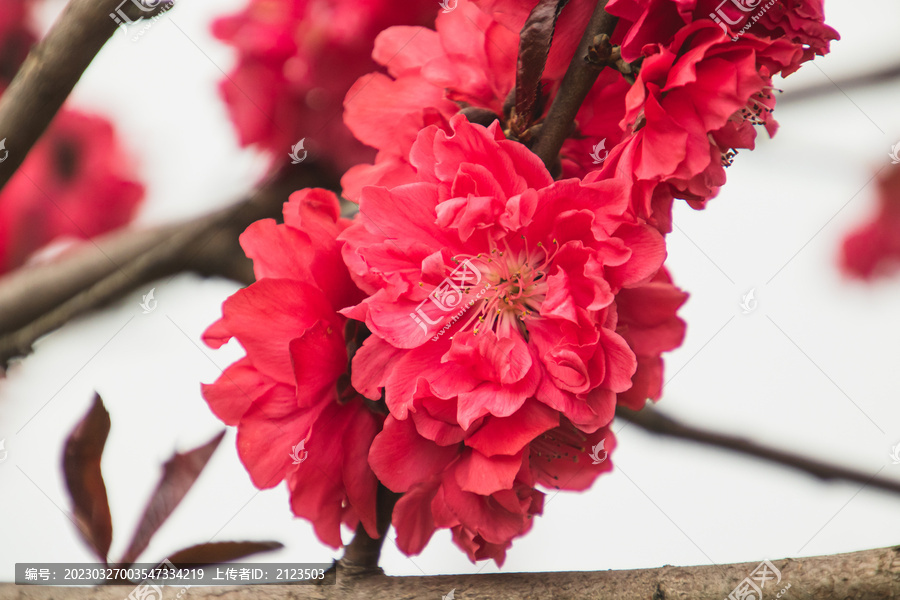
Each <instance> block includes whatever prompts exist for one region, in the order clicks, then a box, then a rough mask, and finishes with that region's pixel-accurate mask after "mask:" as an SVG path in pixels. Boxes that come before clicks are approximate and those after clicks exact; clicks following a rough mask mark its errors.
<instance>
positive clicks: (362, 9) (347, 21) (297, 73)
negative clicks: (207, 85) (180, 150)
mask: <svg viewBox="0 0 900 600" xmlns="http://www.w3.org/2000/svg"><path fill="white" fill-rule="evenodd" d="M437 8H438V7H437V2H432V1H431V0H429V1H427V2H426V1H424V0H417V1H416V2H412V3H406V4H398V3H396V2H388V1H387V0H365V1H363V2H360V1H358V0H354V1H350V0H302V1H301V0H251V2H250V4H249V5H248V6H247V8H246V9H244V10H243V11H241V12H240V13H237V14H235V15H231V16H228V17H225V18H222V19H219V20H217V21H216V22H215V23H214V24H213V33H214V34H215V36H216V37H217V38H219V39H221V40H223V41H225V42H227V43H229V44H230V45H232V46H235V47H236V49H237V50H238V63H237V66H236V67H235V68H234V69H232V71H231V72H230V73H229V75H228V79H227V80H223V81H222V83H221V85H220V90H221V93H222V95H223V96H224V98H225V101H226V102H227V104H228V109H229V111H230V113H231V118H232V121H234V123H235V125H236V126H237V129H238V133H239V135H240V141H241V144H242V145H244V146H248V145H251V144H252V145H257V146H259V147H260V148H261V149H263V150H267V151H269V152H271V153H272V154H274V155H275V156H276V157H282V158H284V156H286V154H287V153H288V152H289V150H290V148H291V146H292V145H294V144H295V143H296V142H297V141H298V140H299V139H301V138H307V136H309V139H308V140H307V142H308V143H307V146H306V148H307V149H312V154H313V155H314V156H315V154H317V153H320V154H323V155H325V156H327V158H328V160H329V161H331V163H332V165H333V166H335V167H337V168H339V169H341V170H344V169H346V168H348V167H350V166H352V165H354V164H356V163H359V162H362V161H367V160H371V157H372V153H371V151H370V150H367V149H366V148H364V147H363V146H362V145H361V144H359V143H358V142H357V141H355V140H354V139H353V136H351V135H350V133H349V132H348V131H347V129H346V128H345V127H344V125H343V123H342V122H341V101H342V100H343V98H344V94H346V92H347V90H348V89H349V88H350V85H351V84H352V83H353V82H354V81H355V80H356V78H357V77H359V76H360V75H362V74H363V73H366V72H369V71H371V70H373V69H374V68H375V64H374V63H373V62H372V61H371V59H370V58H369V53H370V52H371V50H372V42H373V40H374V39H375V36H376V35H377V34H378V32H379V31H381V30H382V29H384V28H386V27H388V26H390V25H397V24H416V23H422V24H424V23H426V22H428V20H429V19H433V18H434V14H435V12H436V11H437Z"/></svg>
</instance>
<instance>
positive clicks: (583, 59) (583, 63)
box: [532, 0, 618, 173]
mask: <svg viewBox="0 0 900 600" xmlns="http://www.w3.org/2000/svg"><path fill="white" fill-rule="evenodd" d="M617 21H618V19H617V18H616V17H613V16H611V15H610V14H609V13H607V12H606V0H600V1H599V2H597V7H596V8H595V9H594V13H593V14H592V15H591V20H590V21H589V22H588V25H587V28H586V29H585V30H584V35H582V37H581V42H579V44H578V49H577V50H575V54H574V55H573V56H572V62H571V63H569V68H568V69H567V70H566V74H565V76H564V77H563V80H562V83H561V84H560V86H559V91H558V92H557V93H556V98H555V99H554V100H553V104H552V105H551V106H550V110H549V111H548V112H547V117H546V118H545V119H544V121H543V123H542V124H541V130H540V136H539V137H538V140H537V142H536V143H535V145H534V147H533V148H532V151H533V152H534V153H535V154H537V155H538V156H539V157H540V159H541V160H542V161H544V165H546V166H547V169H549V170H550V172H551V173H552V172H553V171H554V168H555V165H556V162H557V159H558V156H559V151H560V149H561V148H562V145H563V142H564V141H565V140H566V138H567V137H568V136H569V134H570V133H571V132H572V124H573V123H574V122H575V116H576V115H577V114H578V109H579V108H581V105H582V103H583V102H584V99H585V98H586V97H587V95H588V92H589V91H590V90H591V87H592V86H593V85H594V82H596V81H597V77H598V76H599V75H600V71H602V70H603V65H596V64H594V63H591V62H588V60H587V57H588V49H589V48H590V47H591V45H592V44H593V43H594V38H595V37H597V36H598V35H601V34H604V33H605V34H607V35H612V32H613V30H614V29H615V28H616V23H617Z"/></svg>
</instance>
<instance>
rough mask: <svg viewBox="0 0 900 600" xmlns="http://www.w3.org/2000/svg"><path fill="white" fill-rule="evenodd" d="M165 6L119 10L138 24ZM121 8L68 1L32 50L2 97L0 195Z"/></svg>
mask: <svg viewBox="0 0 900 600" xmlns="http://www.w3.org/2000/svg"><path fill="white" fill-rule="evenodd" d="M169 3H170V2H168V1H167V2H161V3H160V4H159V6H157V7H155V8H154V9H153V11H149V12H141V11H140V10H139V9H138V7H137V6H136V5H134V3H131V2H129V3H126V5H127V6H126V8H125V9H123V10H126V14H127V15H128V16H129V17H133V18H134V19H137V18H139V17H141V16H152V15H154V14H157V13H159V12H161V11H162V10H163V9H164V8H166V7H167V6H168V4H169ZM121 4H122V1H121V0H72V1H71V2H70V3H69V4H68V6H66V8H65V10H63V12H62V14H61V15H60V16H59V19H58V20H57V21H56V23H54V24H53V27H52V28H51V29H50V31H49V32H48V33H47V36H46V37H45V38H44V39H43V40H41V42H40V43H38V44H37V45H36V46H35V47H34V48H32V50H31V52H30V53H29V54H28V57H27V58H26V59H25V62H24V63H23V65H22V67H21V68H20V69H19V72H18V73H17V74H16V76H15V77H14V78H13V80H12V82H11V83H10V85H9V87H8V88H7V89H6V91H5V92H4V93H3V96H2V97H0V139H6V148H7V150H8V151H9V157H8V159H7V160H6V161H4V162H3V163H0V190H2V189H3V187H4V186H5V185H6V183H7V182H8V181H9V180H10V178H11V177H12V175H13V173H15V172H16V169H18V168H19V166H21V164H22V161H24V160H25V156H26V155H27V154H28V152H29V150H31V147H32V146H33V145H34V144H35V142H37V140H38V138H40V137H41V135H42V134H43V133H44V130H46V129H47V126H48V125H49V124H50V122H51V121H52V120H53V117H55V116H56V113H57V111H59V108H60V107H61V106H62V104H63V102H65V100H66V98H68V97H69V94H70V93H71V91H72V88H74V87H75V84H76V83H78V80H79V79H81V75H82V73H84V71H85V69H87V68H88V65H90V64H91V61H92V60H94V57H95V56H96V55H97V53H98V52H99V51H100V49H101V48H102V47H103V45H104V44H105V43H106V42H107V41H108V40H109V38H110V37H111V36H112V35H113V33H114V32H115V31H116V27H117V25H116V22H115V21H114V20H113V19H112V18H111V17H110V14H114V13H116V10H117V8H118V7H119V5H121ZM132 13H134V14H133V15H132Z"/></svg>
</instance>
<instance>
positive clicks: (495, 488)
mask: <svg viewBox="0 0 900 600" xmlns="http://www.w3.org/2000/svg"><path fill="white" fill-rule="evenodd" d="M416 404H417V410H416V411H415V412H414V413H411V415H412V416H411V418H410V419H406V420H398V419H396V418H394V417H393V416H391V417H388V419H387V421H386V422H385V427H384V431H382V432H381V433H380V434H378V436H377V437H376V438H375V441H374V442H373V444H372V449H371V451H370V453H369V461H370V463H371V464H372V468H373V469H374V470H375V473H376V474H377V475H378V477H379V479H380V480H381V481H382V482H383V483H384V484H385V485H386V486H388V487H389V488H391V489H392V490H394V491H397V492H403V493H404V495H403V497H402V498H401V499H400V501H399V502H398V503H397V506H396V508H395V509H394V514H393V524H394V527H395V528H396V530H397V544H398V546H399V547H400V549H401V550H402V551H403V552H405V553H406V554H410V555H412V554H418V553H419V552H421V551H422V549H423V548H424V547H425V545H426V544H427V543H428V540H429V539H430V538H431V536H432V534H433V533H434V531H435V530H436V529H439V528H449V529H451V530H452V532H453V541H454V542H455V543H456V544H457V545H458V546H459V547H460V548H462V549H463V550H464V551H465V552H466V553H467V554H468V556H469V558H470V559H471V560H472V561H476V560H481V559H485V558H492V559H494V560H495V561H496V562H497V564H498V565H502V564H503V561H504V558H505V555H506V550H507V549H508V548H509V546H510V544H511V542H512V540H513V539H514V538H516V537H519V536H521V535H523V534H525V533H526V532H527V531H528V530H529V529H531V525H532V522H533V518H532V517H533V516H534V515H536V514H540V513H541V511H542V508H543V497H544V495H543V493H542V492H540V491H538V490H537V489H535V486H537V485H540V486H542V487H545V488H550V489H568V490H584V489H586V488H587V487H589V486H590V484H591V483H592V482H593V481H594V480H595V479H596V478H597V477H598V476H599V475H600V474H601V473H604V472H607V471H609V470H611V469H612V464H611V461H607V460H606V458H607V453H608V452H610V451H611V450H612V449H613V447H614V445H615V439H614V437H613V435H612V433H611V432H610V431H609V430H608V429H606V428H602V429H599V430H597V431H596V432H594V433H593V434H585V433H583V432H581V431H579V430H578V429H576V428H575V427H574V426H573V425H572V424H571V423H569V422H568V421H565V420H563V422H562V423H561V422H560V417H559V415H558V413H556V412H555V411H553V410H551V409H549V408H547V407H546V406H545V405H543V404H541V403H540V402H537V401H535V400H528V401H527V402H526V403H525V404H524V405H523V406H522V408H520V409H519V410H518V411H516V412H515V413H513V414H512V415H510V416H508V417H494V416H487V417H485V418H484V419H480V420H479V422H478V424H477V425H473V426H472V427H470V428H469V429H468V430H465V431H464V430H463V429H462V428H460V427H459V426H458V424H456V423H455V415H454V411H453V409H452V407H453V404H454V401H452V400H441V399H439V398H434V397H426V398H422V399H419V400H418V401H417V403H416ZM594 447H598V451H597V452H598V455H599V456H598V458H600V459H601V460H599V461H597V460H590V458H592V457H591V456H590V452H591V449H592V448H594ZM600 447H602V450H600V449H599V448H600Z"/></svg>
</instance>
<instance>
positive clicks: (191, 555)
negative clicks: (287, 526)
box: [169, 542, 284, 567]
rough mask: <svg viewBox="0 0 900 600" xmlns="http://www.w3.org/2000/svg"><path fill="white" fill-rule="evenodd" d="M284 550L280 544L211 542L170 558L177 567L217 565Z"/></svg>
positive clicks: (187, 549) (179, 552) (192, 547)
mask: <svg viewBox="0 0 900 600" xmlns="http://www.w3.org/2000/svg"><path fill="white" fill-rule="evenodd" d="M282 548H284V546H283V545H282V544H280V543H279V542H211V543H208V544H197V545H196V546H191V547H190V548H185V549H184V550H179V551H178V552H176V553H175V554H173V555H171V556H170V557H169V562H171V563H172V564H173V565H175V566H176V567H180V566H182V565H195V566H202V565H217V564H220V563H224V562H228V561H230V560H237V559H239V558H244V557H247V556H252V555H254V554H259V553H260V552H271V551H272V550H281V549H282Z"/></svg>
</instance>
